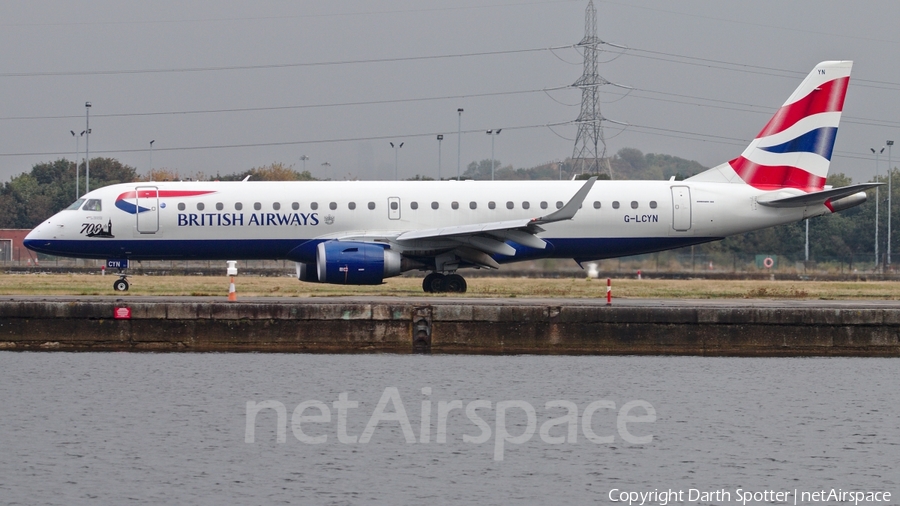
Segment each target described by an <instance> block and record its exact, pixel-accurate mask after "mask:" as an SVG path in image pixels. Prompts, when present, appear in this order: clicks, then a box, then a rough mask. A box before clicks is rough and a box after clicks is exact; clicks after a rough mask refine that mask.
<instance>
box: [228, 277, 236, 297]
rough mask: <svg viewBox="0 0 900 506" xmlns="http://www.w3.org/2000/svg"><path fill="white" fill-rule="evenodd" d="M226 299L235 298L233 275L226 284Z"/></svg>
mask: <svg viewBox="0 0 900 506" xmlns="http://www.w3.org/2000/svg"><path fill="white" fill-rule="evenodd" d="M228 300H231V301H236V300H237V292H235V291H234V276H231V284H230V285H228Z"/></svg>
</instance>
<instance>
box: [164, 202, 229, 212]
mask: <svg viewBox="0 0 900 506" xmlns="http://www.w3.org/2000/svg"><path fill="white" fill-rule="evenodd" d="M238 205H240V204H238ZM178 210H179V211H184V202H179V203H178Z"/></svg>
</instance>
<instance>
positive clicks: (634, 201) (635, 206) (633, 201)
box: [631, 200, 638, 209]
mask: <svg viewBox="0 0 900 506" xmlns="http://www.w3.org/2000/svg"><path fill="white" fill-rule="evenodd" d="M631 208H632V209H637V208H638V203H637V200H632V201H631Z"/></svg>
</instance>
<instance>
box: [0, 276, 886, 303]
mask: <svg viewBox="0 0 900 506" xmlns="http://www.w3.org/2000/svg"><path fill="white" fill-rule="evenodd" d="M115 280H116V276H112V275H110V276H100V275H90V274H0V294H3V295H120V296H126V297H139V296H142V295H181V296H222V297H225V296H227V295H228V284H229V279H228V278H227V277H225V276H222V277H209V276H132V277H129V278H128V280H129V282H130V283H131V288H130V290H129V291H128V292H124V293H123V292H115V291H113V289H112V284H113V281H115ZM468 284H469V290H468V292H467V293H466V294H464V295H462V296H464V297H470V298H471V297H474V298H477V297H498V298H529V297H531V298H536V297H547V298H563V297H565V298H604V297H606V280H605V279H603V280H587V279H584V278H566V279H541V278H469V279H468ZM235 286H236V288H237V293H238V297H242V296H243V297H339V296H352V295H378V296H401V297H420V296H425V295H426V294H425V293H423V292H422V280H421V278H407V277H400V278H391V279H388V280H386V282H385V283H384V284H381V285H376V286H342V285H326V284H318V283H302V282H300V281H297V280H296V279H294V278H292V277H237V278H236V279H235ZM612 289H613V297H616V298H621V297H629V298H662V299H668V298H673V299H674V298H679V299H680V298H689V299H742V298H768V299H773V298H774V299H825V300H830V299H864V300H865V299H869V300H877V299H881V300H898V299H900V283H897V282H891V281H872V282H858V281H853V282H849V281H848V282H843V281H833V282H825V281H757V280H753V281H749V280H747V281H745V280H737V281H716V280H706V279H691V280H651V279H644V280H640V281H639V280H635V279H614V280H613V283H612ZM429 296H437V297H459V296H460V294H443V295H441V294H438V295H435V294H429Z"/></svg>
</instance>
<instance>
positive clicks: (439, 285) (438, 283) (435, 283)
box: [422, 272, 444, 293]
mask: <svg viewBox="0 0 900 506" xmlns="http://www.w3.org/2000/svg"><path fill="white" fill-rule="evenodd" d="M422 290H425V293H441V292H443V291H444V275H443V274H441V273H439V272H432V273H431V274H429V275H427V276H425V279H423V280H422Z"/></svg>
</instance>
